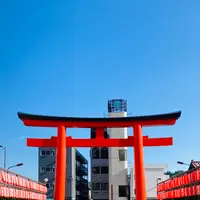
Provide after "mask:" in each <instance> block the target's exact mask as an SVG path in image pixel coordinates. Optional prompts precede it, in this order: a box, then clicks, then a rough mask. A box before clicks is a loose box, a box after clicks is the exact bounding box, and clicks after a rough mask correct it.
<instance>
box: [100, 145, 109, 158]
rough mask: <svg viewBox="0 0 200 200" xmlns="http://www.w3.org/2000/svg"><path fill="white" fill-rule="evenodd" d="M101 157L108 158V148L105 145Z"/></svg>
mask: <svg viewBox="0 0 200 200" xmlns="http://www.w3.org/2000/svg"><path fill="white" fill-rule="evenodd" d="M103 155H104V156H103ZM105 155H106V156H105ZM101 159H108V148H106V147H104V148H102V149H101Z"/></svg>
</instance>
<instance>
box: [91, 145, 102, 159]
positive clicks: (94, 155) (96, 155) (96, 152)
mask: <svg viewBox="0 0 200 200" xmlns="http://www.w3.org/2000/svg"><path fill="white" fill-rule="evenodd" d="M99 154H100V151H99V148H94V149H92V158H93V159H99V157H100V155H99Z"/></svg>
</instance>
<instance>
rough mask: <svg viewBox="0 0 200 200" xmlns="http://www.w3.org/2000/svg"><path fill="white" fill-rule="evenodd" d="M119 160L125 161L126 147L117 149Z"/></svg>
mask: <svg viewBox="0 0 200 200" xmlns="http://www.w3.org/2000/svg"><path fill="white" fill-rule="evenodd" d="M118 152H119V160H120V161H127V150H126V149H119V150H118Z"/></svg>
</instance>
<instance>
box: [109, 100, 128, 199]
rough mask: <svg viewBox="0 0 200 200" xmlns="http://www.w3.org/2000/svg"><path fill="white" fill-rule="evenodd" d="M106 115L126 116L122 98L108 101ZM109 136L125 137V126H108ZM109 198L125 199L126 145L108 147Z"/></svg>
mask: <svg viewBox="0 0 200 200" xmlns="http://www.w3.org/2000/svg"><path fill="white" fill-rule="evenodd" d="M108 116H109V117H111V118H113V117H126V116H127V103H126V101H125V100H122V99H115V100H110V101H109V102H108ZM108 132H109V137H110V138H127V128H109V129H108ZM108 157H109V200H127V195H128V179H127V175H128V161H127V147H121V148H118V147H117V148H113V147H112V148H109V156H108Z"/></svg>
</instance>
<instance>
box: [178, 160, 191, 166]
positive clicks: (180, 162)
mask: <svg viewBox="0 0 200 200" xmlns="http://www.w3.org/2000/svg"><path fill="white" fill-rule="evenodd" d="M177 164H179V165H188V166H190V164H187V163H184V162H182V161H177Z"/></svg>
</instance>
